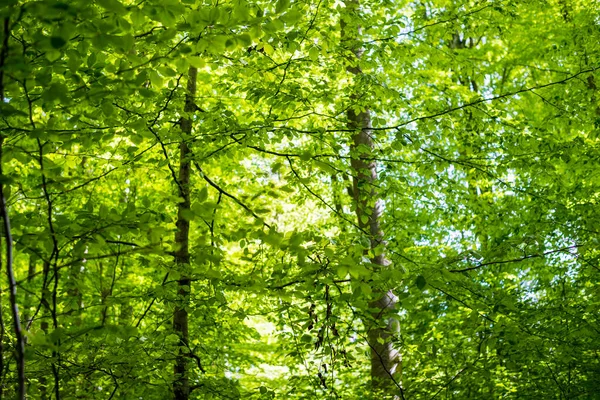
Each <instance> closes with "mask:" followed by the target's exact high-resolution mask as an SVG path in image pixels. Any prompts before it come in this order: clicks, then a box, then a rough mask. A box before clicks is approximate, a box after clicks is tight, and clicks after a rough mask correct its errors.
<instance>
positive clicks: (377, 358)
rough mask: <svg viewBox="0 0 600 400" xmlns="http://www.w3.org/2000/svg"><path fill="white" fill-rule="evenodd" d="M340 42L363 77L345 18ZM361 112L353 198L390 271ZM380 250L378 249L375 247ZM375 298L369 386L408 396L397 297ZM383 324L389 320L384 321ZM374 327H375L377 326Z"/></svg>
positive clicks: (353, 119) (379, 260)
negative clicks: (404, 385)
mask: <svg viewBox="0 0 600 400" xmlns="http://www.w3.org/2000/svg"><path fill="white" fill-rule="evenodd" d="M345 5H346V9H347V11H348V14H349V15H350V16H352V17H356V16H357V11H358V6H359V3H358V1H357V0H346V1H345ZM341 29H342V41H343V42H345V43H346V45H347V47H348V48H349V49H350V50H351V52H352V55H353V56H352V57H350V59H349V65H348V67H347V71H348V72H350V73H351V74H353V75H354V76H355V78H358V79H359V78H360V76H361V75H362V74H363V72H362V70H361V69H360V67H359V65H358V61H359V60H360V58H361V57H362V51H363V50H362V48H361V45H360V41H359V40H358V37H359V36H360V27H358V26H357V27H355V28H354V29H352V31H350V29H349V28H348V24H347V23H346V22H345V21H344V19H342V21H341ZM360 97H361V93H360V86H358V85H357V86H356V87H355V90H354V93H352V95H351V99H353V100H355V101H357V100H358V99H359V98H360ZM358 108H360V109H361V111H359V112H357V111H355V109H354V108H353V107H350V108H349V109H348V112H347V118H348V128H349V129H350V130H351V131H352V141H351V144H350V154H351V156H352V159H351V167H352V170H353V182H352V183H353V198H354V203H355V207H356V217H357V219H358V226H359V227H360V228H361V230H362V231H363V232H366V233H367V234H368V235H369V240H370V249H371V250H372V251H373V254H377V255H374V256H373V258H372V259H371V262H372V263H373V264H375V265H377V266H378V269H379V270H381V269H384V268H387V267H388V265H389V261H388V260H387V259H386V256H385V252H384V249H383V248H382V247H385V241H384V239H383V231H382V229H381V215H382V211H383V205H382V202H381V199H380V198H379V197H378V196H379V194H378V193H377V190H376V185H377V163H376V161H374V157H373V152H374V142H373V136H372V135H373V131H372V125H371V112H370V110H369V109H368V108H364V107H362V106H359V107H358ZM376 248H377V251H375V249H376ZM374 296H375V299H376V300H374V301H372V302H371V303H370V304H369V308H370V309H371V310H372V312H371V316H372V318H373V320H374V324H372V325H371V326H370V327H367V331H368V332H367V333H368V335H367V336H368V344H369V347H370V349H371V384H372V389H373V397H374V398H377V399H399V398H402V399H403V398H404V393H403V389H402V386H401V383H400V382H401V381H400V375H401V367H400V364H401V363H400V362H401V356H400V353H399V351H398V350H397V349H396V348H395V347H394V342H393V339H394V336H395V335H396V334H397V333H398V331H399V324H398V321H397V320H396V319H395V318H394V310H395V308H396V303H397V298H396V296H395V295H394V294H393V293H392V291H391V290H383V291H381V290H380V291H377V290H375V291H374ZM382 320H384V321H385V322H384V323H382ZM373 325H374V326H373Z"/></svg>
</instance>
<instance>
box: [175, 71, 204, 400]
mask: <svg viewBox="0 0 600 400" xmlns="http://www.w3.org/2000/svg"><path fill="white" fill-rule="evenodd" d="M197 75H198V70H197V69H196V68H193V67H190V69H189V71H188V82H187V93H186V96H185V108H184V112H185V114H184V116H183V118H182V119H181V130H182V131H183V137H182V139H181V143H180V144H179V153H180V155H179V176H178V178H177V186H178V190H179V195H180V197H181V201H180V203H179V204H178V210H177V231H176V232H175V246H176V249H175V263H176V265H177V268H178V272H179V274H180V278H179V280H178V281H177V287H178V290H177V297H178V298H177V304H176V306H175V310H174V312H173V330H174V331H175V333H176V334H177V335H178V336H179V352H178V354H177V357H176V359H175V369H174V373H175V380H174V381H173V396H174V399H175V400H188V398H189V395H190V383H189V376H188V371H187V359H188V356H187V355H188V352H189V350H188V347H189V333H188V312H187V309H186V307H187V306H188V304H189V297H190V284H191V281H190V278H189V275H188V270H189V264H190V252H189V233H190V222H189V217H188V215H189V210H190V169H191V160H190V149H189V147H188V144H187V142H186V140H188V139H189V137H188V136H189V135H190V134H191V133H192V120H191V114H192V113H193V112H194V111H195V109H196V106H195V102H194V96H195V94H196V76H197Z"/></svg>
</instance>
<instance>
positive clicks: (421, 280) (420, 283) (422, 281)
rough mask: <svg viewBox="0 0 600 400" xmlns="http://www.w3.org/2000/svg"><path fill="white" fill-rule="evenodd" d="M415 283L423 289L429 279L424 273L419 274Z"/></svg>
mask: <svg viewBox="0 0 600 400" xmlns="http://www.w3.org/2000/svg"><path fill="white" fill-rule="evenodd" d="M415 283H416V285H417V288H419V290H423V289H424V288H425V286H426V285H427V281H426V280H425V277H424V276H423V275H419V276H417V279H416V281H415Z"/></svg>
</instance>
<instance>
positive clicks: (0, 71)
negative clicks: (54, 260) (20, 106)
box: [0, 17, 26, 399]
mask: <svg viewBox="0 0 600 400" xmlns="http://www.w3.org/2000/svg"><path fill="white" fill-rule="evenodd" d="M3 27H4V31H3V38H2V47H1V49H0V102H2V103H4V65H5V63H6V58H7V57H8V39H9V36H10V24H9V19H8V17H6V18H4V24H3ZM3 145H4V136H3V135H2V136H0V176H2V175H3V170H2V146H3ZM0 214H1V215H2V222H3V228H4V237H5V238H6V275H7V276H8V288H9V299H10V309H11V313H12V318H13V328H14V332H15V355H16V358H17V374H18V375H17V379H18V388H17V397H16V398H18V399H25V389H26V386H25V340H24V336H23V331H22V330H21V320H20V317H19V306H18V305H17V282H16V280H15V274H14V271H13V240H12V234H11V226H10V219H9V217H8V206H7V204H6V198H5V197H4V184H3V183H1V182H0Z"/></svg>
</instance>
